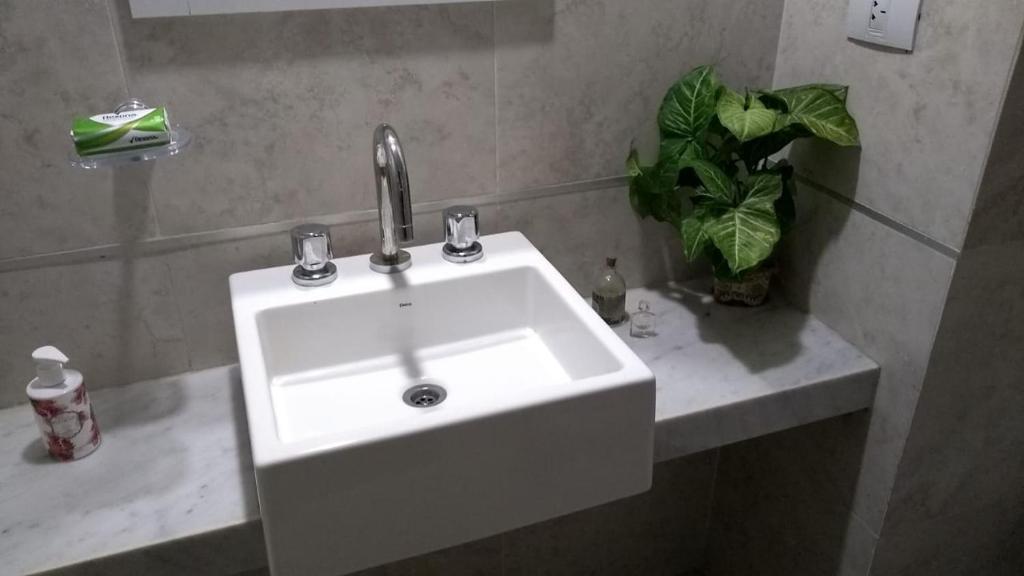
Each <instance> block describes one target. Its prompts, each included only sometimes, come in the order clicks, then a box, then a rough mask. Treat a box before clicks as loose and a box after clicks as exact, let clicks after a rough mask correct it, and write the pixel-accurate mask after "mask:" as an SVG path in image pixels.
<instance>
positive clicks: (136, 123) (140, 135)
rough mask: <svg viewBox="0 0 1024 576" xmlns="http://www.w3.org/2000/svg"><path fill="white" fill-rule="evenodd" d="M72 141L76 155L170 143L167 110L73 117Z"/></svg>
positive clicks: (153, 109)
mask: <svg viewBox="0 0 1024 576" xmlns="http://www.w3.org/2000/svg"><path fill="white" fill-rule="evenodd" d="M71 139H72V140H74V142H75V150H76V151H77V152H78V155H79V156H91V155H94V154H106V153H109V152H118V151H122V150H135V149H139V148H152V147H153V146H163V145H165V144H169V143H170V142H171V125H170V122H169V120H168V118H167V109H166V108H163V107H160V108H144V109H142V110H127V111H125V112H120V113H114V112H111V113H109V114H97V115H96V116H91V117H89V118H75V120H74V122H73V123H72V126H71Z"/></svg>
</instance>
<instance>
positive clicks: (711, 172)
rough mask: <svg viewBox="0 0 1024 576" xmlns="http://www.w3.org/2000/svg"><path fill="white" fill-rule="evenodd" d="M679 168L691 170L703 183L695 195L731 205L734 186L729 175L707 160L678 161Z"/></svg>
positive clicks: (715, 202) (713, 201)
mask: <svg viewBox="0 0 1024 576" xmlns="http://www.w3.org/2000/svg"><path fill="white" fill-rule="evenodd" d="M679 168H680V169H681V170H693V171H694V172H695V173H696V174H697V178H698V179H700V183H701V184H702V185H703V187H702V188H701V189H699V190H698V191H697V196H698V197H700V198H701V199H703V200H706V201H710V202H712V203H714V204H719V205H722V206H732V204H733V202H735V200H736V193H735V188H736V187H735V186H734V185H733V182H732V179H731V178H729V175H728V174H726V173H725V172H724V171H722V169H721V168H719V167H718V166H716V165H715V164H713V163H711V162H708V161H707V160H686V161H683V162H681V163H680V165H679Z"/></svg>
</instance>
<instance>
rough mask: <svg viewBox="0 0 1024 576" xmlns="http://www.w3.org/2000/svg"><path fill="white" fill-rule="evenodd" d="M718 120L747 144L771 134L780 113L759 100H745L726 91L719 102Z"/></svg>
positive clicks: (730, 91)
mask: <svg viewBox="0 0 1024 576" xmlns="http://www.w3.org/2000/svg"><path fill="white" fill-rule="evenodd" d="M718 119H719V120H720V121H721V122H722V125H723V126H725V127H726V128H728V129H729V131H730V132H732V134H733V136H736V138H737V139H739V141H740V142H747V141H749V140H753V139H754V138H759V137H761V136H764V135H766V134H771V132H772V131H773V130H774V129H775V123H776V122H777V121H778V119H779V113H778V112H777V111H776V110H772V109H769V108H766V107H765V105H764V103H762V102H761V100H759V99H758V98H754V97H751V98H744V97H743V96H741V95H740V94H737V93H736V92H733V91H732V90H729V89H725V90H724V91H723V92H722V96H721V98H719V100H718Z"/></svg>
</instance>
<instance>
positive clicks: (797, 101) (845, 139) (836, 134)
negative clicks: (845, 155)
mask: <svg viewBox="0 0 1024 576" xmlns="http://www.w3.org/2000/svg"><path fill="white" fill-rule="evenodd" d="M845 97H846V92H845V91H841V90H839V89H838V88H836V87H835V86H826V87H823V86H821V85H810V86H800V87H797V88H786V89H783V90H775V91H774V92H770V93H765V94H762V95H761V98H762V99H768V100H775V101H777V102H782V103H783V104H784V105H785V112H784V113H783V114H782V116H781V119H782V123H781V124H780V126H788V125H792V124H799V125H800V126H803V127H805V128H806V129H807V130H809V131H810V132H811V133H812V134H814V135H815V136H817V137H818V138H822V139H825V140H828V141H830V142H833V143H835V144H838V145H840V146H856V145H857V144H858V143H859V142H860V134H859V132H858V130H857V123H856V122H855V121H854V119H853V116H850V113H849V111H847V109H846V102H845V100H844V98H845Z"/></svg>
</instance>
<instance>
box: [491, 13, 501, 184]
mask: <svg viewBox="0 0 1024 576" xmlns="http://www.w3.org/2000/svg"><path fill="white" fill-rule="evenodd" d="M496 4H497V2H491V62H492V64H493V72H494V191H495V192H497V193H500V192H501V151H500V149H499V146H500V144H499V142H500V140H499V139H498V126H499V122H500V121H499V116H498V8H497V6H496Z"/></svg>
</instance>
